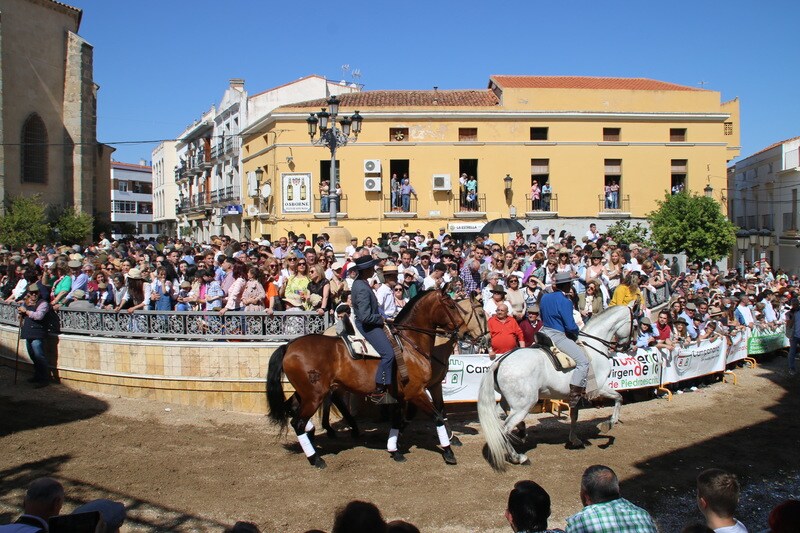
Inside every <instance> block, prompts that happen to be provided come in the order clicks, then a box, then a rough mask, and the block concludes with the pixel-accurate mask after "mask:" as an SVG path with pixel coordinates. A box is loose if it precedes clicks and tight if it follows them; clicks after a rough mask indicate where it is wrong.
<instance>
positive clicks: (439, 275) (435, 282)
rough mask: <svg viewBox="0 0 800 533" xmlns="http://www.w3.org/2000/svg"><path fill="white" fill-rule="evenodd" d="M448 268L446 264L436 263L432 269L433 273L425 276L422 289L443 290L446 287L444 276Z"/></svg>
mask: <svg viewBox="0 0 800 533" xmlns="http://www.w3.org/2000/svg"><path fill="white" fill-rule="evenodd" d="M445 272H447V267H446V266H445V264H444V263H436V264H435V265H434V266H433V268H432V269H431V273H430V274H428V275H427V276H425V279H424V280H423V282H422V289H423V290H426V291H427V290H428V289H441V288H442V287H443V286H444V274H445Z"/></svg>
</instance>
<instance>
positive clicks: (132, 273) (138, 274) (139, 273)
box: [128, 268, 142, 279]
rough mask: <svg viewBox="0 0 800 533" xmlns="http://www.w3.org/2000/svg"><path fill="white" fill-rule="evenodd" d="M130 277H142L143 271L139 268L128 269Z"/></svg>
mask: <svg viewBox="0 0 800 533" xmlns="http://www.w3.org/2000/svg"><path fill="white" fill-rule="evenodd" d="M128 279H142V271H141V270H139V269H138V268H132V269H130V270H128Z"/></svg>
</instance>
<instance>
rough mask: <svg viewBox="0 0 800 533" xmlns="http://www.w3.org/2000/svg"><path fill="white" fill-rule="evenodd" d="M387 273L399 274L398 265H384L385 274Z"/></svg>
mask: <svg viewBox="0 0 800 533" xmlns="http://www.w3.org/2000/svg"><path fill="white" fill-rule="evenodd" d="M386 274H394V275H397V267H396V266H394V265H386V266H385V267H383V275H384V276H385V275H386Z"/></svg>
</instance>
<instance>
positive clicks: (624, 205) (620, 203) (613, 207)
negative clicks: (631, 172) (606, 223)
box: [597, 194, 631, 213]
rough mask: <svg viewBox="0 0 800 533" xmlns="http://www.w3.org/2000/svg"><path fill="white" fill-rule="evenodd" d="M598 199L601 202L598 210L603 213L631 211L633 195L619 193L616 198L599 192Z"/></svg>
mask: <svg viewBox="0 0 800 533" xmlns="http://www.w3.org/2000/svg"><path fill="white" fill-rule="evenodd" d="M597 200H598V202H599V208H598V211H599V212H601V213H614V212H620V213H630V210H631V197H630V195H628V194H626V195H625V196H622V195H620V194H618V195H617V197H616V200H614V199H613V198H609V197H607V196H606V195H605V194H599V195H597Z"/></svg>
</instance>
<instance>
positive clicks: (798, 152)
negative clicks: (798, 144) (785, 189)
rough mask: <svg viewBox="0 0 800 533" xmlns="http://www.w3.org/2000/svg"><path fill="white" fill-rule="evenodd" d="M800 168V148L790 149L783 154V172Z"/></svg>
mask: <svg viewBox="0 0 800 533" xmlns="http://www.w3.org/2000/svg"><path fill="white" fill-rule="evenodd" d="M798 169H800V148H795V149H794V150H789V151H788V152H786V154H784V156H783V170H782V171H781V172H791V171H794V170H798Z"/></svg>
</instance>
